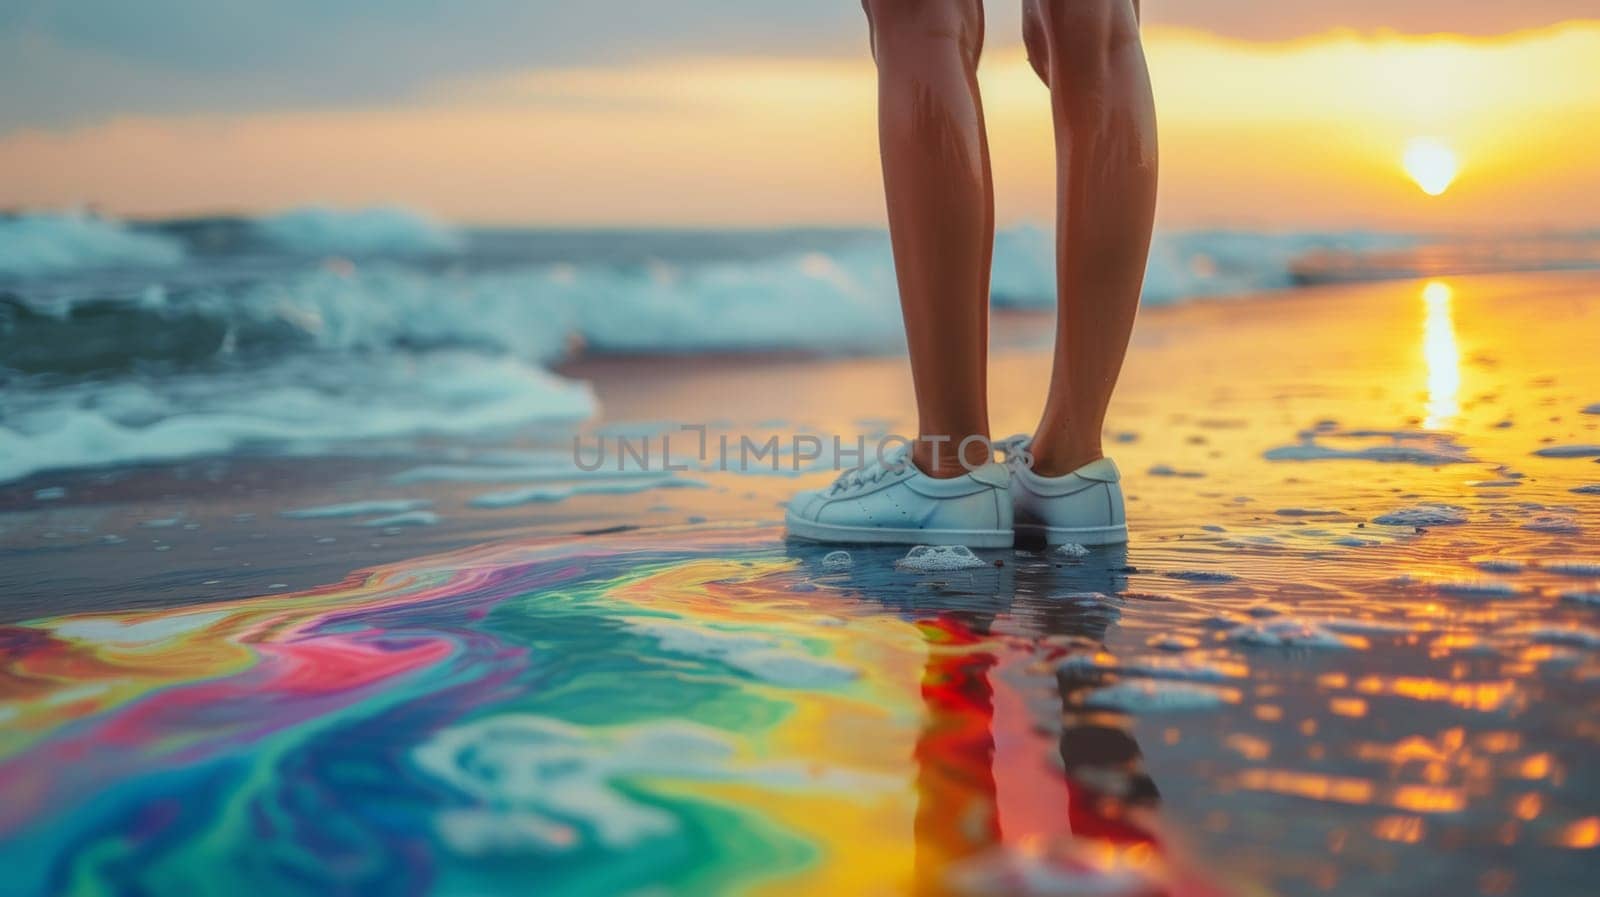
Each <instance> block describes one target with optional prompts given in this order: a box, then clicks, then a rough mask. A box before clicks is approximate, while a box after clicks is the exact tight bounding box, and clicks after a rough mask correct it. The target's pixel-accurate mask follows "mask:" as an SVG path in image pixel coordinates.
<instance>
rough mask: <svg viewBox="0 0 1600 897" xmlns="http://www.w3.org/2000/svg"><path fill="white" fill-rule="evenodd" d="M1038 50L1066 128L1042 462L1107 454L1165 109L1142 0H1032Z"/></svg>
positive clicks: (1034, 53)
mask: <svg viewBox="0 0 1600 897" xmlns="http://www.w3.org/2000/svg"><path fill="white" fill-rule="evenodd" d="M1023 21H1024V25H1023V38H1024V42H1025V43H1026V44H1027V47H1028V59H1029V61H1030V62H1031V63H1032V64H1033V67H1034V69H1035V70H1036V71H1037V72H1038V73H1039V76H1040V77H1041V78H1043V79H1044V81H1045V83H1046V84H1047V85H1048V86H1049V87H1050V107H1051V111H1052V116H1053V119H1054V123H1055V133H1056V197H1057V199H1056V203H1057V205H1056V215H1057V217H1056V288H1057V291H1058V296H1057V303H1058V308H1059V311H1058V315H1057V321H1056V351H1055V366H1054V369H1053V371H1052V373H1051V377H1050V395H1049V398H1048V400H1047V401H1046V403H1045V410H1044V416H1043V418H1042V419H1041V420H1040V422H1039V428H1038V430H1037V431H1036V432H1035V433H1034V439H1033V445H1032V447H1031V451H1032V454H1033V458H1034V467H1033V469H1034V471H1035V472H1036V473H1039V474H1042V475H1044V476H1059V475H1062V474H1066V473H1069V472H1071V471H1073V470H1076V469H1078V468H1079V467H1081V466H1082V465H1084V464H1087V463H1088V462H1090V461H1093V460H1095V459H1097V458H1100V457H1101V446H1100V431H1101V429H1102V427H1103V426H1104V424H1105V416H1106V407H1107V405H1109V404H1110V402H1111V391H1112V389H1113V388H1114V387H1115V386H1116V382H1117V374H1118V373H1119V372H1120V371H1121V369H1122V359H1123V355H1124V354H1125V353H1126V352H1127V348H1128V337H1129V335H1130V334H1131V333H1132V331H1133V318H1134V313H1135V311H1136V310H1137V309H1138V306H1139V290H1140V288H1141V287H1142V285H1143V283H1144V269H1145V258H1146V256H1147V255H1148V253H1149V251H1150V228H1151V223H1152V221H1153V219H1154V216H1155V201H1156V116H1155V100H1154V99H1153V98H1152V96H1151V92H1150V76H1149V73H1148V72H1147V71H1146V69H1145V61H1144V49H1143V48H1142V47H1141V46H1140V43H1139V19H1138V4H1137V0H1025V4H1024V19H1023Z"/></svg>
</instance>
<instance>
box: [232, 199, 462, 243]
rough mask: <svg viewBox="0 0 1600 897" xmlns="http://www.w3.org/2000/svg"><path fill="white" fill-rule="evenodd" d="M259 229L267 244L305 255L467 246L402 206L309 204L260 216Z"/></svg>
mask: <svg viewBox="0 0 1600 897" xmlns="http://www.w3.org/2000/svg"><path fill="white" fill-rule="evenodd" d="M254 228H255V231H256V233H257V234H258V235H259V236H260V237H261V238H262V239H264V240H265V241H267V242H268V243H271V244H272V245H275V246H277V247H278V248H280V249H286V250H288V251H290V252H296V253H303V254H306V255H380V254H382V255H410V254H423V253H441V252H453V251H456V250H458V249H460V248H461V247H462V245H463V244H462V239H461V236H460V235H459V234H458V233H456V232H455V231H454V230H452V229H450V228H448V227H446V226H444V225H443V224H440V223H439V222H437V221H434V220H432V219H431V218H428V217H427V216H425V215H422V214H421V213H418V212H414V211H411V210H409V209H401V208H371V209H356V210H341V209H332V208H328V207H326V206H307V207H305V208H299V209H292V210H290V211H287V212H281V213H279V214H277V215H271V216H268V217H266V218H262V219H259V220H257V221H255V222H254Z"/></svg>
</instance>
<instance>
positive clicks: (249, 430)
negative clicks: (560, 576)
mask: <svg viewBox="0 0 1600 897" xmlns="http://www.w3.org/2000/svg"><path fill="white" fill-rule="evenodd" d="M593 409H594V400H593V398H592V396H591V394H590V392H589V389H588V388H587V386H584V385H582V384H578V383H573V382H570V381H566V380H562V379H560V378H558V377H556V376H554V375H552V374H550V373H548V372H546V371H544V370H541V369H539V368H537V367H533V366H530V365H526V364H523V363H521V362H518V361H516V360H515V359H510V358H493V357H484V356H479V355H469V354H464V353H439V354H435V355H434V356H432V357H430V358H429V359H428V362H427V364H425V365H419V364H416V363H414V361H413V360H411V359H408V358H405V357H403V356H388V355H385V356H378V357H359V358H342V359H339V360H337V361H334V360H330V359H320V358H315V357H305V356H294V357H290V358H287V359H284V360H283V361H280V362H278V363H276V364H274V365H272V366H270V367H267V368H264V369H262V368H255V369H241V370H223V371H209V372H204V373H196V374H192V375H175V376H171V377H166V378H150V379H125V380H120V381H114V382H110V383H82V384H75V385H70V386H62V387H54V388H45V389H26V388H21V387H19V388H16V389H7V390H4V391H0V420H3V421H4V424H0V482H5V481H8V480H13V479H17V478H19V477H23V476H27V475H28V474H31V473H34V472H36V471H40V470H49V469H56V468H70V467H88V466H96V465H107V464H126V463H137V462H149V461H171V460H177V459H182V458H193V457H198V456H202V455H211V454H220V453H224V452H228V451H232V450H235V449H239V448H243V447H249V446H261V447H264V448H271V449H273V450H289V451H306V450H312V449H315V448H319V447H323V446H326V445H329V444H338V443H341V442H344V441H348V440H354V439H363V438H381V437H396V436H408V435H413V434H422V433H468V432H473V431H477V430H485V429H493V428H504V427H510V426H514V425H519V424H525V423H528V422H532V421H539V420H574V419H581V418H584V417H587V416H588V415H589V414H591V413H592V412H593Z"/></svg>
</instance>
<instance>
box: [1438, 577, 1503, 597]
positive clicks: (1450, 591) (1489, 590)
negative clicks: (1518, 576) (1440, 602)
mask: <svg viewBox="0 0 1600 897" xmlns="http://www.w3.org/2000/svg"><path fill="white" fill-rule="evenodd" d="M1434 588H1435V589H1437V590H1438V591H1439V592H1441V593H1443V594H1446V595H1456V596H1459V597H1462V598H1510V597H1513V596H1515V595H1516V594H1517V587H1516V586H1514V585H1512V584H1510V583H1508V582H1495V581H1493V580H1482V579H1467V580H1456V581H1452V582H1441V583H1437V584H1435V585H1434Z"/></svg>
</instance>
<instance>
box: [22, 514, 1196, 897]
mask: <svg viewBox="0 0 1600 897" xmlns="http://www.w3.org/2000/svg"><path fill="white" fill-rule="evenodd" d="M876 553H882V552H876ZM876 553H875V552H873V551H872V550H867V551H864V552H861V553H860V555H861V562H862V563H861V566H864V567H867V568H869V570H875V569H877V568H879V567H882V568H883V569H885V570H888V571H892V569H893V568H892V565H891V564H890V563H889V562H888V561H889V558H888V556H887V555H885V556H884V558H882V559H881V560H882V562H881V563H875V562H874V561H876V560H877V559H876V558H875V554H876ZM819 557H820V555H817V556H816V557H812V556H810V555H809V554H807V553H806V552H805V551H804V550H799V551H798V552H794V551H791V550H788V549H785V548H784V547H783V544H782V543H781V542H780V541H778V540H777V538H776V534H775V533H773V532H771V531H764V530H755V531H744V532H720V533H719V532H712V533H699V534H695V535H685V534H683V533H675V534H669V535H667V536H662V535H660V534H657V535H655V536H646V535H611V536H604V537H595V538H575V539H566V540H553V541H542V542H534V543H525V544H511V545H503V546H490V547H485V548H479V549H474V550H469V551H465V552H459V553H454V554H448V555H443V556H435V557H429V558H422V559H419V560H415V561H412V562H408V563H404V564H397V565H393V566H389V567H384V568H379V569H375V570H372V571H368V572H364V573H360V574H356V575H354V576H352V577H350V578H349V579H347V580H346V581H344V582H342V583H340V584H338V585H334V586H329V587H326V588H321V589H316V590H313V591H309V592H303V593H300V594H289V595H273V596H262V597H257V598H250V599H245V600H238V601H229V602H223V603H214V604H207V605H202V606H196V607H183V608H177V609H169V610H154V611H143V612H134V613H121V614H105V615H90V616H76V617H64V618H58V619H47V620H37V621H33V622H31V623H28V624H23V625H16V626H9V627H5V628H4V629H0V639H3V641H0V645H3V651H4V654H3V657H4V665H3V667H0V676H3V678H0V697H3V701H0V714H3V715H4V723H5V725H4V730H3V732H4V734H3V735H0V790H3V791H4V793H5V795H6V800H5V802H4V804H3V805H0V835H3V841H0V858H3V860H4V862H5V865H6V867H7V868H9V869H11V870H12V873H11V882H10V885H9V887H12V888H14V889H15V890H14V893H18V894H39V895H45V894H51V895H54V894H85V895H87V894H138V893H168V894H176V893H229V892H232V893H252V894H274V893H285V894H287V893H316V894H324V893H374V894H492V893H539V894H573V895H587V894H626V893H669V894H680V893H681V894H709V893H748V894H822V893H826V894H857V893H859V894H944V893H963V892H969V893H976V892H986V891H993V890H994V889H996V888H1005V889H1009V888H1012V887H1018V888H1021V887H1024V886H1025V884H1026V882H1027V881H1030V880H1051V881H1072V882H1078V883H1085V884H1087V883H1092V884H1096V885H1098V886H1101V887H1108V888H1112V889H1113V890H1112V891H1110V892H1111V893H1154V892H1159V889H1160V888H1162V887H1167V888H1169V889H1175V890H1173V892H1175V893H1176V892H1178V890H1181V889H1182V888H1183V887H1188V886H1187V885H1181V884H1180V885H1174V884H1173V882H1176V881H1178V877H1177V874H1176V873H1175V872H1174V869H1175V868H1176V867H1175V864H1172V863H1167V862H1166V861H1164V860H1163V858H1162V845H1161V843H1160V842H1159V841H1158V838H1157V835H1156V834H1155V831H1156V829H1155V822H1154V818H1153V810H1150V809H1148V808H1144V807H1141V806H1140V804H1141V802H1140V800H1138V799H1137V795H1136V794H1133V793H1132V792H1129V794H1126V795H1121V796H1119V795H1117V794H1115V793H1113V792H1115V790H1116V789H1115V788H1111V789H1109V790H1108V789H1107V787H1106V784H1105V776H1106V775H1107V774H1112V775H1116V774H1118V773H1116V771H1115V770H1113V769H1112V768H1111V767H1112V765H1114V764H1108V765H1107V767H1106V769H1103V770H1100V772H1101V775H1100V782H1099V784H1098V785H1093V786H1091V785H1089V784H1086V783H1085V782H1080V781H1078V780H1077V779H1075V778H1073V777H1070V776H1065V775H1062V773H1061V771H1060V764H1058V763H1055V762H1053V761H1052V759H1051V758H1052V756H1053V749H1052V745H1053V742H1054V740H1055V739H1054V738H1052V737H1051V736H1049V735H1048V734H1045V733H1044V732H1042V731H1040V729H1039V727H1038V726H1037V725H1036V724H1035V720H1034V713H1033V711H1032V710H1030V708H1029V707H1028V706H1027V704H1028V703H1029V702H1030V701H1031V700H1033V698H1032V697H1030V696H1027V695H1024V694H1023V691H1024V690H1025V683H1027V682H1029V681H1032V680H1037V679H1038V676H1037V673H1038V671H1039V670H1046V669H1048V666H1047V662H1048V661H1049V660H1050V659H1052V658H1056V657H1059V656H1061V655H1062V654H1063V653H1064V652H1067V651H1068V650H1069V649H1070V645H1068V644H1067V643H1066V642H1063V641H1061V640H1060V639H1057V640H1055V644H1050V643H1049V640H1044V639H1042V638H1041V637H1040V634H1039V633H1034V634H1032V635H1029V634H1025V630H1026V629H1027V627H1026V626H1025V625H1022V624H1017V623H1016V621H1014V620H1010V615H1009V611H1008V610H1007V608H1006V607H1005V605H1006V603H1007V601H1006V600H1005V599H1004V598H1003V597H1002V594H1001V593H1002V592H1004V591H1006V590H1008V589H1014V588H1015V586H1014V584H1012V583H1010V582H1006V581H1002V576H1001V571H1000V570H999V568H996V569H988V570H979V571H976V572H969V573H960V574H951V575H950V576H948V577H945V578H941V579H937V580H934V579H930V578H929V577H915V576H905V575H903V574H894V573H892V572H888V573H882V574H872V573H867V574H859V575H858V574H848V573H847V574H835V575H832V576H827V575H818V574H817V572H816V571H817V570H818V569H820V567H819V564H818V558H819ZM874 575H878V576H881V577H883V578H884V579H883V580H882V581H880V582H878V583H877V584H876V585H874V583H873V582H872V577H873V576H874ZM1082 575H1090V576H1093V575H1096V574H1094V573H1087V574H1082ZM1099 575H1102V576H1103V575H1107V574H1106V573H1105V570H1104V569H1101V571H1100V574H1099ZM886 583H887V584H889V585H887V587H884V586H885V584H886ZM1057 612H1058V613H1059V614H1065V615H1066V617H1067V618H1068V620H1067V623H1068V624H1069V625H1075V626H1078V627H1079V628H1081V629H1082V631H1083V634H1084V638H1085V639H1087V638H1089V637H1090V636H1092V633H1093V632H1094V631H1095V630H1096V629H1097V628H1103V626H1104V624H1105V622H1106V621H1107V619H1109V618H1108V617H1107V616H1106V613H1105V611H1104V609H1103V608H1100V607H1098V606H1096V607H1089V606H1086V605H1085V606H1081V607H1080V606H1077V605H1072V606H1068V605H1062V607H1061V608H1058V609H1057ZM1008 621H1009V622H1008ZM1008 626H1010V627H1012V628H1013V629H1015V630H1016V631H1014V632H1008ZM1030 666H1033V667H1038V670H1035V671H1033V673H1030V672H1029V671H1028V668H1029V667H1030ZM1068 728H1069V729H1070V728H1071V727H1070V726H1069V727H1068ZM1084 731H1088V730H1087V729H1085V730H1084ZM1108 731H1110V730H1108ZM1122 738H1123V739H1124V740H1125V743H1123V744H1120V745H1117V746H1113V753H1114V754H1117V752H1118V750H1119V749H1120V754H1118V755H1117V756H1116V757H1115V764H1122V765H1125V766H1128V765H1130V764H1131V765H1132V766H1136V765H1137V755H1138V750H1137V747H1136V746H1134V745H1133V743H1132V741H1131V739H1130V738H1129V737H1128V736H1126V735H1125V734H1124V735H1123V736H1122ZM1130 769H1131V766H1130ZM1123 772H1124V773H1125V772H1127V770H1123ZM1138 777H1139V776H1137V775H1136V776H1135V778H1138ZM1093 778H1094V777H1093V776H1089V777H1086V780H1085V781H1087V780H1088V779H1093ZM1134 790H1135V791H1137V790H1138V789H1134ZM1123 797H1131V799H1129V800H1123V799H1122V798H1123ZM1145 803H1150V802H1149V801H1146V802H1145ZM19 876H20V877H19ZM1162 882H1167V884H1166V885H1163V884H1162ZM1152 888H1155V889H1157V890H1156V891H1152V890H1151V889H1152ZM1193 892H1195V893H1199V892H1200V891H1193Z"/></svg>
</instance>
